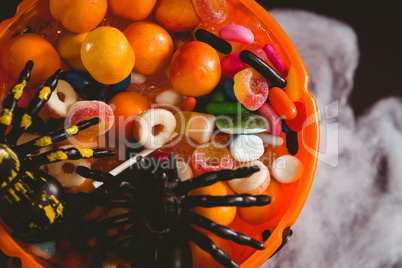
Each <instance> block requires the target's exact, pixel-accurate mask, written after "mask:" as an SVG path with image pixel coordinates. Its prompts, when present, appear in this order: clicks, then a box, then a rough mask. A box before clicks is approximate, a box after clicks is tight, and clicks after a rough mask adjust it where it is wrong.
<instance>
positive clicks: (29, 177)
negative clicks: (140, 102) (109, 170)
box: [0, 61, 115, 240]
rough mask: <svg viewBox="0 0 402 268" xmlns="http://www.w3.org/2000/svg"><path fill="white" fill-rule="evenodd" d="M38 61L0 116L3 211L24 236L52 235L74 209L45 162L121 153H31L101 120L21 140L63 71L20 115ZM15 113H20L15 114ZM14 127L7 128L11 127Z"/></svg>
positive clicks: (0, 210) (30, 64) (29, 67)
mask: <svg viewBox="0 0 402 268" xmlns="http://www.w3.org/2000/svg"><path fill="white" fill-rule="evenodd" d="M32 68H33V62H32V61H29V62H28V63H27V64H26V66H25V68H24V69H23V70H22V72H21V73H20V76H19V78H18V81H17V84H16V85H14V86H13V87H12V88H11V90H10V92H9V94H8V95H7V97H6V99H5V100H4V102H3V107H2V111H1V115H0V216H1V218H2V220H3V221H4V222H5V223H6V224H7V225H8V226H9V227H10V228H11V229H12V230H13V234H15V235H16V236H18V237H19V238H20V239H21V240H23V239H24V238H25V237H30V236H46V235H47V234H48V233H50V232H53V231H54V230H58V228H59V227H58V226H59V224H60V223H61V222H62V220H63V218H64V217H65V216H66V214H68V213H69V209H66V208H67V206H66V203H67V202H66V201H65V193H64V191H63V187H62V186H61V184H60V183H59V182H58V181H57V180H56V179H55V178H53V177H52V176H50V175H49V174H48V173H46V172H44V171H42V170H40V169H39V166H41V165H44V164H49V163H54V162H58V161H61V160H65V159H80V158H99V157H104V156H112V155H114V154H115V153H114V152H113V151H108V150H104V149H93V150H91V149H81V148H75V147H72V148H68V149H56V150H51V151H48V152H45V153H43V154H39V155H32V154H31V153H32V152H34V151H36V150H38V149H40V148H42V147H46V146H48V145H51V144H53V143H56V142H61V141H63V140H65V139H67V138H68V137H71V136H74V135H76V134H77V133H78V132H80V131H81V130H84V129H86V128H88V127H90V126H92V125H95V124H98V123H99V122H100V119H99V118H93V119H91V120H86V121H82V122H80V123H78V124H77V125H72V126H70V127H67V128H65V129H60V130H55V131H54V132H52V133H50V134H47V135H44V136H41V137H39V138H37V139H34V140H32V141H29V142H27V143H24V144H21V145H18V146H17V145H16V143H17V141H18V139H19V138H20V137H21V135H22V134H23V133H24V132H25V131H26V130H27V129H28V128H29V127H30V126H31V125H32V122H33V121H34V120H35V118H36V116H37V115H38V113H39V111H40V110H41V108H42V107H43V105H44V104H45V103H46V102H47V101H48V99H49V98H50V95H51V94H52V92H53V91H54V90H55V88H56V86H57V82H58V79H59V77H60V76H61V73H62V70H58V71H56V72H55V73H54V75H52V76H51V77H50V78H49V79H47V81H46V82H45V83H44V85H43V87H42V88H40V89H39V90H38V91H37V92H36V94H35V96H34V98H33V99H32V101H31V102H30V103H29V106H28V108H27V109H26V110H25V111H23V112H22V114H21V116H20V117H16V116H14V114H13V113H14V111H15V110H16V106H17V101H18V99H19V98H20V97H21V95H22V93H23V90H24V88H25V87H26V85H27V83H28V82H29V79H30V76H31V70H32ZM14 117H15V118H14ZM11 126H12V128H11V130H10V131H9V132H8V133H7V131H8V128H9V127H11Z"/></svg>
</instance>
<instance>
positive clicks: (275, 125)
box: [258, 103, 282, 136]
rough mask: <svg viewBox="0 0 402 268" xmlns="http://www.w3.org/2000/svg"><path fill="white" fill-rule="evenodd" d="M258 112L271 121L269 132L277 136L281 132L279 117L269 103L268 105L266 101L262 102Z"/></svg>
mask: <svg viewBox="0 0 402 268" xmlns="http://www.w3.org/2000/svg"><path fill="white" fill-rule="evenodd" d="M258 112H259V113H260V115H262V116H264V117H265V118H266V119H267V120H268V121H269V122H270V123H271V124H270V128H269V131H270V133H271V134H273V135H275V136H278V135H280V134H281V133H282V122H281V119H280V118H279V116H278V114H277V113H276V112H275V111H274V109H273V108H272V106H271V105H269V104H268V103H264V104H263V105H261V107H260V108H259V109H258Z"/></svg>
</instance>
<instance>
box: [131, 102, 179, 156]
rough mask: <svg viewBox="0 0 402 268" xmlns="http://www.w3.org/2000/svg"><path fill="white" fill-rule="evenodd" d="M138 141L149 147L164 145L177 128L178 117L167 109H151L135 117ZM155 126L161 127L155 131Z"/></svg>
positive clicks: (154, 147)
mask: <svg viewBox="0 0 402 268" xmlns="http://www.w3.org/2000/svg"><path fill="white" fill-rule="evenodd" d="M135 122H136V124H135V125H136V131H137V134H138V142H139V143H140V144H141V145H142V146H144V147H145V148H148V149H157V148H160V147H161V146H162V145H164V144H165V143H166V142H167V141H168V140H169V138H170V136H172V134H173V132H174V130H175V128H176V118H175V117H174V115H173V114H172V113H171V112H169V111H168V110H165V109H149V110H147V111H145V112H143V113H141V114H140V115H139V116H137V118H136V119H135ZM154 127H159V130H158V132H157V133H154V131H153V129H154Z"/></svg>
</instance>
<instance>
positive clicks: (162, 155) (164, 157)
mask: <svg viewBox="0 0 402 268" xmlns="http://www.w3.org/2000/svg"><path fill="white" fill-rule="evenodd" d="M152 158H155V159H156V160H160V161H163V162H167V161H168V159H169V154H168V153H157V154H155V155H153V156H152Z"/></svg>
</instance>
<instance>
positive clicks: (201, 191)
mask: <svg viewBox="0 0 402 268" xmlns="http://www.w3.org/2000/svg"><path fill="white" fill-rule="evenodd" d="M234 194H235V193H234V192H233V190H232V189H230V187H229V186H228V185H227V184H226V183H225V182H217V183H214V184H212V185H210V186H206V187H201V188H197V189H195V190H192V191H191V192H190V195H213V196H225V195H234ZM236 210H237V208H236V207H235V206H233V207H212V208H202V207H195V208H193V211H194V212H196V213H198V214H200V215H202V216H204V217H206V218H208V219H210V220H212V221H214V222H216V223H218V224H222V225H226V226H227V225H229V224H231V223H232V221H233V220H234V218H235V216H236Z"/></svg>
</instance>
